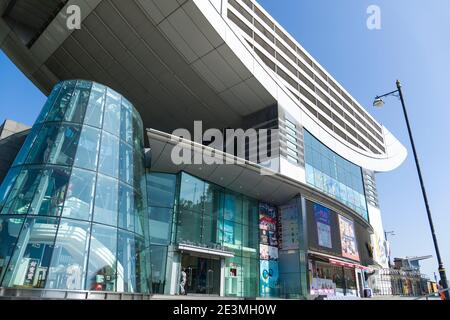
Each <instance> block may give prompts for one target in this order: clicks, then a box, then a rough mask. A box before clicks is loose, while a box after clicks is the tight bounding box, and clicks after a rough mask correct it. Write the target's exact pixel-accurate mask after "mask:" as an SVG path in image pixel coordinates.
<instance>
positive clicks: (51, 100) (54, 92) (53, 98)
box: [35, 82, 62, 123]
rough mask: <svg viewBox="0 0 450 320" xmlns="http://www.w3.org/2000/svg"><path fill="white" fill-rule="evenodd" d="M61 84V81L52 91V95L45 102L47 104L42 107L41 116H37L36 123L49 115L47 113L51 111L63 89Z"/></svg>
mask: <svg viewBox="0 0 450 320" xmlns="http://www.w3.org/2000/svg"><path fill="white" fill-rule="evenodd" d="M61 86H62V83H61V82H59V83H57V84H56V85H55V86H54V87H53V90H52V92H51V93H50V95H49V96H48V98H47V101H46V102H45V105H44V107H43V108H42V110H41V112H40V113H39V116H38V117H37V119H36V122H35V123H41V122H42V121H44V119H45V118H46V117H47V114H48V112H49V111H50V109H51V108H52V107H53V104H54V103H55V101H56V98H58V95H59V91H60V90H61Z"/></svg>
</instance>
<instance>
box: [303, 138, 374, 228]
mask: <svg viewBox="0 0 450 320" xmlns="http://www.w3.org/2000/svg"><path fill="white" fill-rule="evenodd" d="M304 139H305V167H306V182H307V183H308V184H310V185H312V186H314V187H316V188H317V189H319V190H320V191H322V192H324V193H326V194H327V195H329V196H331V197H333V198H334V199H336V200H338V201H340V202H342V203H343V204H345V205H346V206H348V207H350V208H352V209H353V210H355V211H356V212H357V213H358V214H359V215H360V216H361V217H363V218H364V219H365V220H368V219H369V215H368V212H367V203H366V196H365V192H364V183H363V176H362V171H361V167H358V166H357V165H355V164H353V163H351V162H349V161H348V160H345V159H344V158H342V157H341V156H339V155H337V154H336V153H335V152H333V151H331V150H330V149H329V148H327V147H326V146H325V145H324V144H323V143H321V142H320V141H319V140H317V139H316V138H315V137H314V136H313V135H311V134H310V133H309V132H308V131H306V130H304Z"/></svg>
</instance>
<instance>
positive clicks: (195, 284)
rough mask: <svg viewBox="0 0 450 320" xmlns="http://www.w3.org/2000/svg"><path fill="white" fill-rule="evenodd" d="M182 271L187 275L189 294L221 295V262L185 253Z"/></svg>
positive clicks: (182, 260)
mask: <svg viewBox="0 0 450 320" xmlns="http://www.w3.org/2000/svg"><path fill="white" fill-rule="evenodd" d="M181 269H182V270H183V269H184V270H185V272H186V274H187V283H186V292H187V293H188V294H189V293H191V294H205V295H219V294H220V260H217V259H211V258H207V257H199V256H195V255H192V254H189V253H183V254H182V256H181Z"/></svg>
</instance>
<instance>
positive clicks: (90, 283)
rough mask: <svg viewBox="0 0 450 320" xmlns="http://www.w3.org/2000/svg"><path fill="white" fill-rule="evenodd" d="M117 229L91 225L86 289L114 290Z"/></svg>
mask: <svg viewBox="0 0 450 320" xmlns="http://www.w3.org/2000/svg"><path fill="white" fill-rule="evenodd" d="M116 262H117V229H115V228H112V227H107V226H103V225H97V224H93V225H92V232H91V242H90V245H89V263H88V275H87V284H86V290H93V291H116V276H117V274H116V270H117V266H116Z"/></svg>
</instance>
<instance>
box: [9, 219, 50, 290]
mask: <svg viewBox="0 0 450 320" xmlns="http://www.w3.org/2000/svg"><path fill="white" fill-rule="evenodd" d="M57 227H58V223H57V220H56V219H53V218H44V217H42V218H29V219H26V221H25V223H24V226H23V227H22V230H21V231H20V236H19V238H18V240H17V247H16V250H15V251H14V254H13V257H12V258H11V260H10V264H9V267H8V270H7V271H6V273H5V276H4V279H3V282H2V286H5V287H20V288H45V283H46V280H47V276H48V270H49V266H50V260H51V257H52V254H53V249H54V242H55V237H56V230H57Z"/></svg>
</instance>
